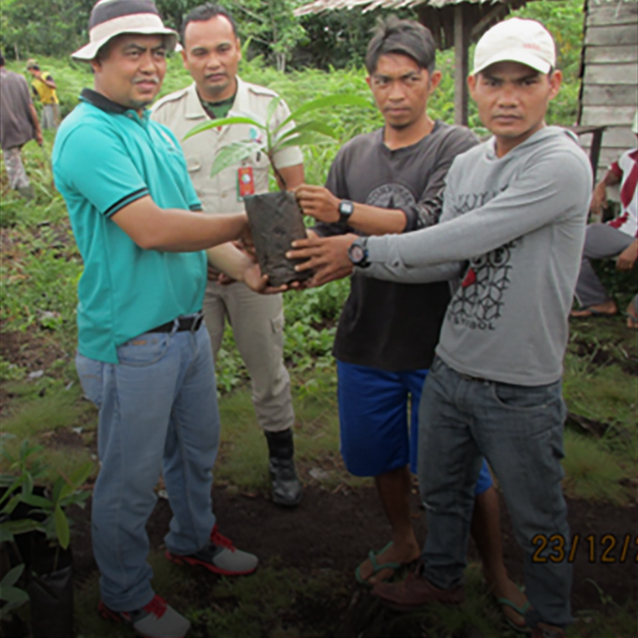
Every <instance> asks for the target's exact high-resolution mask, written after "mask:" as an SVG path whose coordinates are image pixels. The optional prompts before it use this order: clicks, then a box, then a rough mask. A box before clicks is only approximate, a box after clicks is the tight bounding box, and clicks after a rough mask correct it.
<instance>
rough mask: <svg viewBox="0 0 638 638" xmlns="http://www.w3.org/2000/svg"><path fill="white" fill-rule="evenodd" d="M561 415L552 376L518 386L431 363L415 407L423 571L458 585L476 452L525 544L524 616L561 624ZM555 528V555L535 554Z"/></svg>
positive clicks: (564, 575) (564, 598) (564, 603)
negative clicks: (555, 558)
mask: <svg viewBox="0 0 638 638" xmlns="http://www.w3.org/2000/svg"><path fill="white" fill-rule="evenodd" d="M565 413H566V411H565V404H564V403H563V400H562V396H561V382H560V381H557V382H556V383H552V384H550V385H545V386H535V387H523V386H517V385H509V384H506V383H497V382H493V381H485V380H476V379H471V378H469V377H467V376H464V375H461V374H459V373H458V372H456V371H455V370H453V369H452V368H450V367H448V366H447V365H446V364H445V363H444V362H443V361H441V359H439V358H437V359H436V360H435V362H434V363H433V365H432V368H431V370H430V374H429V375H428V378H427V381H426V383H425V387H424V390H423V396H422V400H421V405H420V410H419V422H420V430H419V484H420V486H421V495H422V498H423V502H424V505H425V508H426V511H427V523H428V535H427V538H426V541H425V545H424V548H423V561H424V565H425V567H424V572H423V574H424V576H425V577H426V578H427V579H428V580H430V581H431V582H432V583H434V584H435V585H436V586H437V587H440V588H443V589H447V588H450V587H455V586H457V585H459V584H461V582H462V579H463V570H464V568H465V565H466V549H467V542H468V536H469V531H470V523H471V519H472V507H473V505H474V485H475V483H476V478H477V476H478V474H479V470H480V468H481V457H482V456H484V457H485V458H486V459H487V462H488V463H489V465H490V467H491V468H492V471H493V472H494V474H495V475H496V478H497V479H498V482H499V485H500V487H501V489H502V490H503V494H504V496H505V501H506V503H507V508H508V510H509V513H510V517H511V519H512V524H513V526H514V532H515V534H516V539H517V541H518V542H519V544H520V545H521V547H522V548H523V550H524V551H525V593H526V595H527V597H528V599H529V602H530V604H531V606H532V609H531V610H530V611H529V612H528V613H527V614H526V621H527V622H528V624H529V625H531V626H534V625H535V624H536V623H537V622H538V621H539V620H541V621H543V622H546V623H549V624H552V625H556V626H559V627H562V626H565V625H567V624H569V623H570V622H571V621H572V617H571V613H570V603H569V595H570V591H571V582H572V568H571V564H570V563H569V562H568V561H567V560H566V558H565V557H566V556H567V555H568V554H569V546H570V536H569V527H568V525H567V507H566V504H565V499H564V498H563V492H562V488H561V480H562V478H563V470H562V467H561V465H560V461H561V459H562V458H563V422H564V419H565ZM555 534H558V535H560V537H561V538H562V539H564V541H565V556H564V557H563V560H561V561H560V562H553V561H552V560H550V558H549V556H550V555H551V554H552V552H553V547H554V546H555V544H552V543H548V544H547V546H546V547H545V550H544V551H542V552H539V551H537V549H538V547H539V544H540V543H539V541H538V538H545V539H549V538H550V537H551V536H554V535H555ZM538 535H540V537H539V536H538ZM535 537H536V539H537V540H536V541H534V539H535Z"/></svg>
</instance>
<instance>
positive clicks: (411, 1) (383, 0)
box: [295, 0, 512, 16]
mask: <svg viewBox="0 0 638 638" xmlns="http://www.w3.org/2000/svg"><path fill="white" fill-rule="evenodd" d="M464 2H467V3H471V4H485V5H490V4H512V3H511V2H510V0H315V1H314V2H311V3H309V4H304V5H302V6H301V7H298V8H297V9H296V10H295V15H298V16H302V15H307V14H309V13H321V12H322V11H336V10H338V9H354V8H356V7H361V10H362V12H363V13H366V12H367V11H373V10H374V9H405V8H409V7H416V6H418V5H427V6H428V7H432V8H433V9H441V8H442V7H445V6H449V5H453V4H461V3H464Z"/></svg>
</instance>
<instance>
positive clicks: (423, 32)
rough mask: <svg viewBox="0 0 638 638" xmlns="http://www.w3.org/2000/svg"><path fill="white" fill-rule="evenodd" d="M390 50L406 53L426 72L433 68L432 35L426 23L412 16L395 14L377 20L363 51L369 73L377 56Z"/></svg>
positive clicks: (377, 60) (373, 68)
mask: <svg viewBox="0 0 638 638" xmlns="http://www.w3.org/2000/svg"><path fill="white" fill-rule="evenodd" d="M390 53H400V54H401V55H407V56H408V57H409V58H412V59H413V60H414V61H415V62H416V63H417V64H418V65H419V67H420V68H422V69H426V70H427V72H428V73H432V71H434V65H435V62H436V45H435V43H434V38H433V37H432V34H431V33H430V30H429V29H428V28H427V27H424V26H423V25H422V24H419V23H418V22H415V21H414V20H400V19H399V18H397V17H396V16H389V17H388V18H386V19H385V20H384V19H380V20H379V22H378V23H377V27H376V29H375V31H374V35H373V36H372V40H370V44H368V51H367V52H366V69H367V70H368V73H369V74H372V73H374V72H375V71H376V69H377V64H378V63H379V58H380V57H381V56H382V55H388V54H390Z"/></svg>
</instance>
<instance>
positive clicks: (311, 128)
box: [273, 120, 339, 152]
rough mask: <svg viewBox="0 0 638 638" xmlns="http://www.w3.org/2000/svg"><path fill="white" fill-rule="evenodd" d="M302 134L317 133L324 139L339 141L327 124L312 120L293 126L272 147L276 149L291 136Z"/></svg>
mask: <svg viewBox="0 0 638 638" xmlns="http://www.w3.org/2000/svg"><path fill="white" fill-rule="evenodd" d="M302 132H312V133H319V134H320V135H325V136H326V137H329V138H331V139H333V140H336V139H339V136H338V135H337V134H336V133H335V131H334V130H333V129H332V128H330V127H329V126H328V125H327V124H324V123H323V122H318V121H316V120H312V121H310V122H304V123H303V124H299V126H295V127H294V128H291V129H290V130H289V131H286V132H285V133H283V134H282V135H281V136H280V137H278V138H277V139H276V140H275V143H274V145H273V146H274V147H275V149H277V148H278V147H279V144H280V143H281V142H283V141H284V140H286V139H288V138H289V137H291V136H293V135H297V134H299V133H302ZM275 152H276V151H275Z"/></svg>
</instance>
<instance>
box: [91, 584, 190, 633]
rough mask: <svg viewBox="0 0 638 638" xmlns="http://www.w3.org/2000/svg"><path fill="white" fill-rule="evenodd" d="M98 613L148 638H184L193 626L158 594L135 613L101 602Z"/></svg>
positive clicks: (134, 611)
mask: <svg viewBox="0 0 638 638" xmlns="http://www.w3.org/2000/svg"><path fill="white" fill-rule="evenodd" d="M98 612H99V613H100V615H101V616H102V617H103V618H106V619H107V620H114V621H115V622H121V623H124V624H125V625H128V626H129V627H132V628H133V629H135V631H136V632H137V633H138V634H139V635H140V636H145V637H146V638H184V636H185V635H186V633H187V632H188V630H189V628H190V626H191V624H190V622H189V621H188V620H186V618H184V616H182V615H181V614H178V613H177V612H176V611H175V610H174V609H173V608H172V607H171V606H170V605H167V604H166V601H165V600H164V599H163V598H162V597H161V596H158V595H157V594H155V597H154V598H153V600H151V602H150V603H148V605H144V607H142V608H141V609H135V610H133V611H114V610H113V609H109V608H108V607H107V606H106V605H105V604H104V603H103V602H102V601H100V604H99V605H98Z"/></svg>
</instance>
